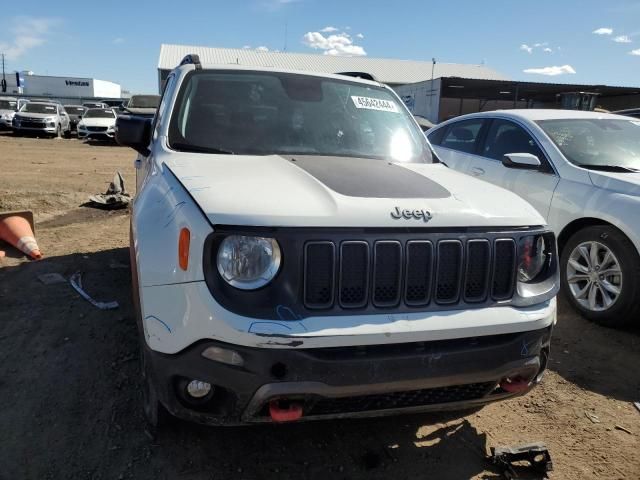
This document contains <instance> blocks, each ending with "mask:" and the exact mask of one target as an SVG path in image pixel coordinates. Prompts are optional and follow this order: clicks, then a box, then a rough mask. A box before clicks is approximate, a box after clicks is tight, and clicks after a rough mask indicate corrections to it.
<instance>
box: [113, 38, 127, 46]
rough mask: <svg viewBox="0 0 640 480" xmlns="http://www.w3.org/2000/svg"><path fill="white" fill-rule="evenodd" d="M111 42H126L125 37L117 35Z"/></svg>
mask: <svg viewBox="0 0 640 480" xmlns="http://www.w3.org/2000/svg"><path fill="white" fill-rule="evenodd" d="M111 43H113V44H114V45H120V44H122V43H124V38H122V37H116V38H114V39H113V41H112V42H111Z"/></svg>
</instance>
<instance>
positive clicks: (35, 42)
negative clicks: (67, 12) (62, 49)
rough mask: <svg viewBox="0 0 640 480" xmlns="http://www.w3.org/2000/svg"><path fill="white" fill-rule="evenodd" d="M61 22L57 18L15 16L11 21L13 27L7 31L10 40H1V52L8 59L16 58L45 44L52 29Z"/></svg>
mask: <svg viewBox="0 0 640 480" xmlns="http://www.w3.org/2000/svg"><path fill="white" fill-rule="evenodd" d="M59 23H60V21H59V20H58V19H55V18H42V17H40V18H39V17H14V18H12V19H10V21H9V24H10V25H12V27H11V28H10V29H9V30H8V32H6V34H7V37H8V38H9V40H7V41H0V52H3V53H4V54H5V55H6V57H7V59H9V60H16V59H17V58H19V57H21V56H22V55H24V54H25V53H26V52H27V51H29V50H31V49H32V48H35V47H39V46H40V45H43V44H45V43H46V42H47V37H48V35H49V34H50V33H51V30H52V29H53V28H54V27H55V26H56V25H58V24H59Z"/></svg>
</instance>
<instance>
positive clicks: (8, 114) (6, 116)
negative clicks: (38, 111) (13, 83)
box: [0, 97, 18, 130]
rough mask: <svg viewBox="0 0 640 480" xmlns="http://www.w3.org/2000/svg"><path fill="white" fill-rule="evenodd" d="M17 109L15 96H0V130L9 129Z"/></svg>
mask: <svg viewBox="0 0 640 480" xmlns="http://www.w3.org/2000/svg"><path fill="white" fill-rule="evenodd" d="M17 109H18V99H17V98H16V97H0V130H11V122H12V121H13V116H14V115H15V113H16V110H17Z"/></svg>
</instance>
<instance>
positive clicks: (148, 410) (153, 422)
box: [140, 345, 169, 434]
mask: <svg viewBox="0 0 640 480" xmlns="http://www.w3.org/2000/svg"><path fill="white" fill-rule="evenodd" d="M140 373H141V376H142V413H144V419H145V421H146V422H147V425H148V426H149V430H151V433H153V434H155V433H156V431H157V429H158V428H161V427H162V426H163V425H165V424H166V423H167V421H168V420H169V412H167V410H166V409H165V408H164V406H163V405H162V404H161V403H160V401H159V400H158V392H157V391H156V387H155V385H154V384H153V380H152V377H151V371H150V369H149V363H148V362H147V358H146V354H145V352H144V347H143V346H142V345H140Z"/></svg>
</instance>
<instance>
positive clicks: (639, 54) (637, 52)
mask: <svg viewBox="0 0 640 480" xmlns="http://www.w3.org/2000/svg"><path fill="white" fill-rule="evenodd" d="M629 55H635V56H638V57H640V48H636V49H635V50H631V51H630V52H629Z"/></svg>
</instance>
